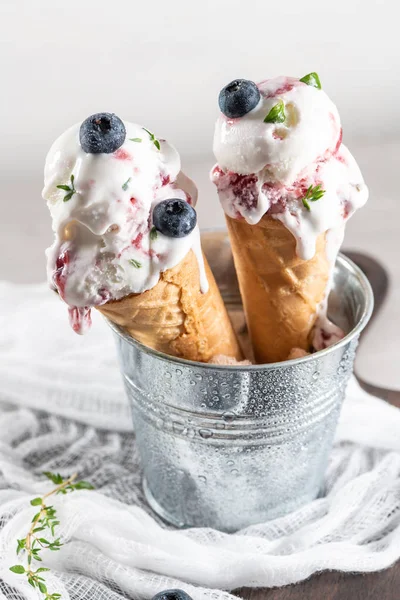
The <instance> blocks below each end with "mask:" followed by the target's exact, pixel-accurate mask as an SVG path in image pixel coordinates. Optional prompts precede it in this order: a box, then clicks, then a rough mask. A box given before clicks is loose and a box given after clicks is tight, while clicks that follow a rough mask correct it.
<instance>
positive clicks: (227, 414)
mask: <svg viewBox="0 0 400 600" xmlns="http://www.w3.org/2000/svg"><path fill="white" fill-rule="evenodd" d="M222 418H223V419H224V421H226V422H227V423H231V422H232V421H234V420H235V418H236V415H235V413H233V412H231V411H230V410H228V411H227V412H225V413H224V414H223V415H222Z"/></svg>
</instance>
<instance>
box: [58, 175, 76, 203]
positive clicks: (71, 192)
mask: <svg viewBox="0 0 400 600" xmlns="http://www.w3.org/2000/svg"><path fill="white" fill-rule="evenodd" d="M74 181H75V176H74V175H71V177H70V182H71V185H58V186H57V188H58V189H59V190H64V192H66V194H65V196H64V198H63V202H68V200H71V198H72V196H73V195H74V194H76V189H75V185H74Z"/></svg>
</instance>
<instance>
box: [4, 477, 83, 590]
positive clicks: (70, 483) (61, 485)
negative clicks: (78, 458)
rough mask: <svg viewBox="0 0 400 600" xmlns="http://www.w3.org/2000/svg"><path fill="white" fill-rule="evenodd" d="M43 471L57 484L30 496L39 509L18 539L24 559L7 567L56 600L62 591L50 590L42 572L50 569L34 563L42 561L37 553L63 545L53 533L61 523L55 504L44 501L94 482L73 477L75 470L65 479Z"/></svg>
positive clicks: (20, 553) (19, 553) (55, 549)
mask: <svg viewBox="0 0 400 600" xmlns="http://www.w3.org/2000/svg"><path fill="white" fill-rule="evenodd" d="M43 475H45V476H46V477H47V479H50V481H52V482H53V483H54V484H55V485H56V487H55V488H54V489H52V490H51V491H50V492H47V494H44V496H41V497H37V498H33V500H31V505H32V506H38V507H39V512H37V513H36V514H35V516H34V517H33V519H32V522H31V526H30V528H29V531H28V533H27V534H26V536H25V537H23V538H21V539H19V540H17V555H21V556H23V557H24V558H25V559H26V563H25V565H24V564H17V565H13V566H12V567H10V571H12V572H13V573H16V574H17V575H24V576H25V577H26V578H27V580H28V583H29V584H30V585H31V586H32V587H33V588H35V589H37V590H38V591H39V592H40V593H41V594H42V595H43V599H44V600H59V599H60V598H61V594H59V593H57V592H53V593H49V591H48V590H47V585H46V580H45V578H44V577H43V575H42V574H43V573H45V572H47V571H50V569H47V568H45V567H39V568H36V567H34V564H35V562H41V561H42V557H41V556H40V553H41V551H42V550H52V551H53V552H57V551H58V550H60V548H61V546H62V545H63V544H62V542H61V538H59V537H56V536H55V529H56V527H57V526H58V525H59V524H60V521H59V520H58V517H57V512H56V509H55V508H54V506H52V505H48V504H47V499H48V498H50V497H51V496H55V495H58V494H68V493H69V492H73V491H75V490H92V489H93V486H92V485H91V484H90V483H88V482H87V481H75V480H76V478H77V474H75V475H72V476H71V477H68V478H67V479H63V478H62V476H61V475H60V474H59V473H51V472H50V471H46V472H45V473H43ZM42 532H44V533H42ZM50 535H51V537H52V538H53V539H51V540H49V537H50Z"/></svg>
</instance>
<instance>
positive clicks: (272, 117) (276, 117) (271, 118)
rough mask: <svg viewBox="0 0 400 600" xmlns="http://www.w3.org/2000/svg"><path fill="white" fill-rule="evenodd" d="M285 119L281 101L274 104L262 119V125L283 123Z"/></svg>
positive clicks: (283, 106)
mask: <svg viewBox="0 0 400 600" xmlns="http://www.w3.org/2000/svg"><path fill="white" fill-rule="evenodd" d="M285 119H286V115H285V105H284V103H283V100H279V102H278V104H275V106H273V107H272V108H271V110H270V111H269V113H268V114H267V116H266V117H265V119H264V123H283V122H284V121H285Z"/></svg>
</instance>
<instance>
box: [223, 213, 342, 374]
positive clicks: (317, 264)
mask: <svg viewBox="0 0 400 600" xmlns="http://www.w3.org/2000/svg"><path fill="white" fill-rule="evenodd" d="M226 218H227V224H228V230H229V236H230V240H231V246H232V252H233V257H234V261H235V268H236V272H237V276H238V280H239V287H240V293H241V296H242V300H243V306H244V311H245V315H246V321H247V326H248V329H249V333H250V337H251V342H252V346H253V351H254V357H255V360H256V362H257V363H260V364H263V363H269V362H278V361H282V360H286V359H287V358H288V356H289V354H290V352H291V351H292V349H293V348H299V349H302V350H304V351H309V350H310V334H311V330H312V328H313V325H314V323H315V320H316V312H317V308H318V304H319V303H320V302H321V301H322V300H323V299H324V296H325V291H326V287H327V283H328V279H329V272H330V264H329V262H328V259H327V256H326V240H325V234H322V235H321V236H320V237H319V238H318V240H317V248H316V253H315V256H314V257H313V258H312V259H310V260H307V261H305V260H302V259H301V258H299V257H298V256H297V254H296V240H295V238H294V236H293V235H292V234H291V233H290V231H289V230H288V229H287V228H286V227H285V226H284V225H283V224H282V223H281V222H280V221H278V220H276V219H273V218H272V217H269V216H264V217H263V218H262V219H261V221H260V222H259V223H257V224H256V225H249V224H248V223H247V222H246V221H244V220H238V219H232V218H230V217H228V216H227V217H226Z"/></svg>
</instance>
